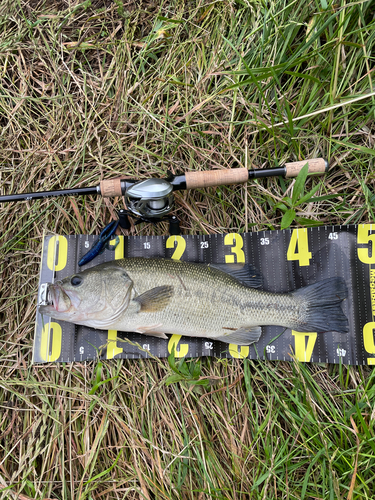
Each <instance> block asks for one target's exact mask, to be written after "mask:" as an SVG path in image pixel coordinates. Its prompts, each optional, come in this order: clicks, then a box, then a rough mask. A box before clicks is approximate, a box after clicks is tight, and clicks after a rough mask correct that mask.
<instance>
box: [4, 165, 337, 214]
mask: <svg viewBox="0 0 375 500" xmlns="http://www.w3.org/2000/svg"><path fill="white" fill-rule="evenodd" d="M306 163H307V164H308V173H309V174H323V173H325V172H327V171H328V162H327V160H325V159H324V158H314V159H310V160H304V161H296V162H290V163H285V164H284V165H282V166H280V167H276V168H266V169H252V170H248V169H246V168H232V169H224V170H210V171H195V172H186V173H185V174H180V175H173V174H172V173H169V175H168V177H166V178H163V179H160V178H149V179H146V180H138V179H128V178H126V177H116V178H114V179H105V180H102V181H101V182H100V184H99V185H98V186H92V187H83V188H73V189H62V190H59V191H40V192H36V193H20V194H11V195H3V196H0V203H8V202H12V201H25V200H38V199H42V198H50V197H55V196H79V195H81V196H87V195H101V196H104V197H114V196H124V198H125V204H126V207H127V209H128V210H127V211H124V210H122V215H123V216H124V215H125V213H126V214H127V215H131V216H132V217H134V216H136V217H139V221H149V220H151V221H155V222H158V221H160V220H165V216H167V215H168V214H169V213H170V212H171V211H172V210H173V206H174V196H173V192H174V191H183V190H187V189H198V188H206V187H215V186H223V185H231V184H242V183H245V182H247V181H248V180H249V179H259V178H262V177H277V176H282V177H286V178H291V177H296V176H297V175H298V174H299V172H300V171H301V169H302V167H304V166H305V165H306Z"/></svg>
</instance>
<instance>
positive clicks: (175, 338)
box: [168, 333, 189, 358]
mask: <svg viewBox="0 0 375 500" xmlns="http://www.w3.org/2000/svg"><path fill="white" fill-rule="evenodd" d="M180 339H181V335H177V334H175V333H174V334H173V335H172V337H171V338H170V339H169V342H168V352H169V353H170V354H171V353H172V350H173V347H174V355H175V357H176V358H183V357H184V356H186V355H187V353H188V351H189V344H180V345H178V343H179V342H180ZM177 347H178V350H177Z"/></svg>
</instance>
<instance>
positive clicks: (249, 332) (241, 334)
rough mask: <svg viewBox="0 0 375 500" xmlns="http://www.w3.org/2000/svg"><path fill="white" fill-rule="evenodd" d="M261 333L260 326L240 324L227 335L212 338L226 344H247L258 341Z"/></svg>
mask: <svg viewBox="0 0 375 500" xmlns="http://www.w3.org/2000/svg"><path fill="white" fill-rule="evenodd" d="M261 335H262V329H261V327H260V326H242V327H241V328H238V330H235V331H234V332H231V333H228V334H227V335H222V336H221V337H215V339H214V340H220V342H226V343H227V344H236V345H249V344H254V343H255V342H258V340H259V338H260V336H261Z"/></svg>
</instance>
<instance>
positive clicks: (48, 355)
mask: <svg viewBox="0 0 375 500" xmlns="http://www.w3.org/2000/svg"><path fill="white" fill-rule="evenodd" d="M51 333H52V337H51ZM51 341H52V344H51ZM60 354H61V326H60V325H59V324H58V323H55V322H54V321H52V322H51V323H46V324H45V325H44V326H43V330H42V338H41V339H40V357H41V358H42V359H43V360H44V361H47V362H52V361H56V360H57V359H58V358H59V357H60Z"/></svg>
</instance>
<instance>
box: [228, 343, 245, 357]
mask: <svg viewBox="0 0 375 500" xmlns="http://www.w3.org/2000/svg"><path fill="white" fill-rule="evenodd" d="M238 347H240V350H239V351H238ZM249 351H250V348H249V346H248V345H241V346H238V345H237V344H229V354H230V355H231V356H232V358H236V359H244V358H247V357H248V355H249Z"/></svg>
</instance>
